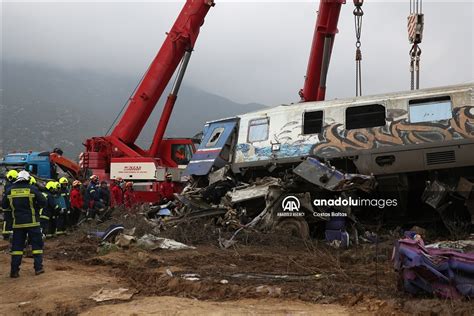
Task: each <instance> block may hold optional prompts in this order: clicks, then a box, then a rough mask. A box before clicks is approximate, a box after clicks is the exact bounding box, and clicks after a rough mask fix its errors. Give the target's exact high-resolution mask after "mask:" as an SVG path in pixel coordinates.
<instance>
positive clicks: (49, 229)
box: [40, 181, 59, 238]
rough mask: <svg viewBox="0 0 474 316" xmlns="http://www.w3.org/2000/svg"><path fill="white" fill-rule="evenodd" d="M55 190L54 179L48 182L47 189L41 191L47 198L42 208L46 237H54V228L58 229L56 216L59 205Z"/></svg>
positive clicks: (41, 215)
mask: <svg viewBox="0 0 474 316" xmlns="http://www.w3.org/2000/svg"><path fill="white" fill-rule="evenodd" d="M55 191H56V185H55V183H54V181H49V182H48V183H46V191H43V192H41V194H43V196H44V198H45V200H46V205H45V206H44V207H43V208H42V209H41V212H40V223H41V231H42V232H43V235H44V236H45V237H46V238H51V237H53V236H54V233H55V231H53V229H54V230H55V229H56V217H57V214H58V213H59V205H57V204H56V201H55V199H54V194H55ZM53 221H54V222H53Z"/></svg>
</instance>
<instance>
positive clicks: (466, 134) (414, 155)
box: [186, 83, 474, 218]
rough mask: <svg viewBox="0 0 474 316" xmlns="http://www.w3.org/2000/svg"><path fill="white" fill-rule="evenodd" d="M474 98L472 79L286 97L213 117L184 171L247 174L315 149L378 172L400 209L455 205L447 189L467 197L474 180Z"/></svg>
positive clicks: (352, 167) (280, 166)
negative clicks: (337, 96)
mask: <svg viewBox="0 0 474 316" xmlns="http://www.w3.org/2000/svg"><path fill="white" fill-rule="evenodd" d="M473 103H474V84H473V83H469V84H461V85H455V86H448V87H440V88H430V89H422V90H416V91H408V92H399V93H390V94H383V95H375V96H365V97H357V98H348V99H341V100H331V101H322V102H306V103H298V104H292V105H280V106H277V107H272V108H268V109H263V110H261V111H257V112H252V113H247V114H243V115H239V116H237V117H234V118H227V119H223V120H218V121H213V122H209V123H207V124H206V126H205V128H204V134H203V138H202V141H201V144H200V146H199V148H198V150H197V151H196V153H195V154H194V156H193V158H192V160H191V162H190V164H189V165H188V168H187V171H186V172H187V173H188V174H189V175H193V176H204V175H207V174H209V173H210V172H211V171H213V170H216V169H218V168H221V167H223V166H224V165H229V166H230V167H231V170H232V172H233V174H234V175H236V176H240V177H242V179H248V178H250V177H256V176H264V175H275V174H278V173H279V172H280V174H281V172H282V171H284V170H288V168H290V167H291V166H295V165H296V164H298V163H301V161H302V160H304V159H306V158H307V157H316V158H317V159H319V160H320V161H325V162H328V163H330V164H331V165H332V166H334V167H336V168H337V169H338V170H341V171H344V172H351V173H360V174H365V175H374V176H375V178H376V180H377V186H378V189H377V191H378V192H385V193H386V196H392V197H396V198H397V199H398V200H399V203H398V205H399V207H398V208H396V210H395V209H394V212H393V213H395V215H397V216H403V215H407V214H409V213H411V212H413V207H415V208H416V206H414V205H417V204H416V203H418V201H422V202H426V203H428V204H429V205H431V206H432V207H434V208H439V207H441V206H442V205H446V204H449V205H452V201H451V202H449V203H447V202H446V203H445V200H446V198H447V197H446V196H447V195H448V193H449V192H454V191H456V190H458V191H462V192H458V193H459V195H460V196H464V200H465V199H469V194H470V189H471V188H470V187H469V185H468V184H470V183H471V181H472V180H474V105H473ZM460 181H461V183H460ZM463 181H464V182H463ZM412 200H416V202H415V203H411V204H410V203H408V201H412ZM426 203H425V204H426ZM463 203H464V204H465V201H463ZM464 204H463V205H464ZM410 208H411V209H410ZM445 208H446V207H445ZM392 215H394V214H392ZM473 215H474V214H473ZM473 218H474V217H473Z"/></svg>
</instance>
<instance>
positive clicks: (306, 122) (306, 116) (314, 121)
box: [303, 111, 323, 135]
mask: <svg viewBox="0 0 474 316" xmlns="http://www.w3.org/2000/svg"><path fill="white" fill-rule="evenodd" d="M322 129H323V111H308V112H304V113H303V134H304V135H306V134H318V133H321V131H322Z"/></svg>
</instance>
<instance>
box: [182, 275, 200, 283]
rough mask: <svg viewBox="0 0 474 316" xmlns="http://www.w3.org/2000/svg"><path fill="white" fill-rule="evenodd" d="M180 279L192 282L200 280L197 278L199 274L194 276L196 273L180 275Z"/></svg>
mask: <svg viewBox="0 0 474 316" xmlns="http://www.w3.org/2000/svg"><path fill="white" fill-rule="evenodd" d="M181 278H183V279H185V280H186V281H193V282H195V281H200V280H201V277H200V276H199V274H196V273H186V274H182V275H181Z"/></svg>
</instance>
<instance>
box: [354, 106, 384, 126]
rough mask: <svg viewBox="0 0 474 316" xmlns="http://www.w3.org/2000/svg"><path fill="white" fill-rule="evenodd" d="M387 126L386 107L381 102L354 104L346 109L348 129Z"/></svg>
mask: <svg viewBox="0 0 474 316" xmlns="http://www.w3.org/2000/svg"><path fill="white" fill-rule="evenodd" d="M377 126H385V107H384V106H383V105H381V104H370V105H362V106H353V107H349V108H347V109H346V129H357V128H369V127H377Z"/></svg>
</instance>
